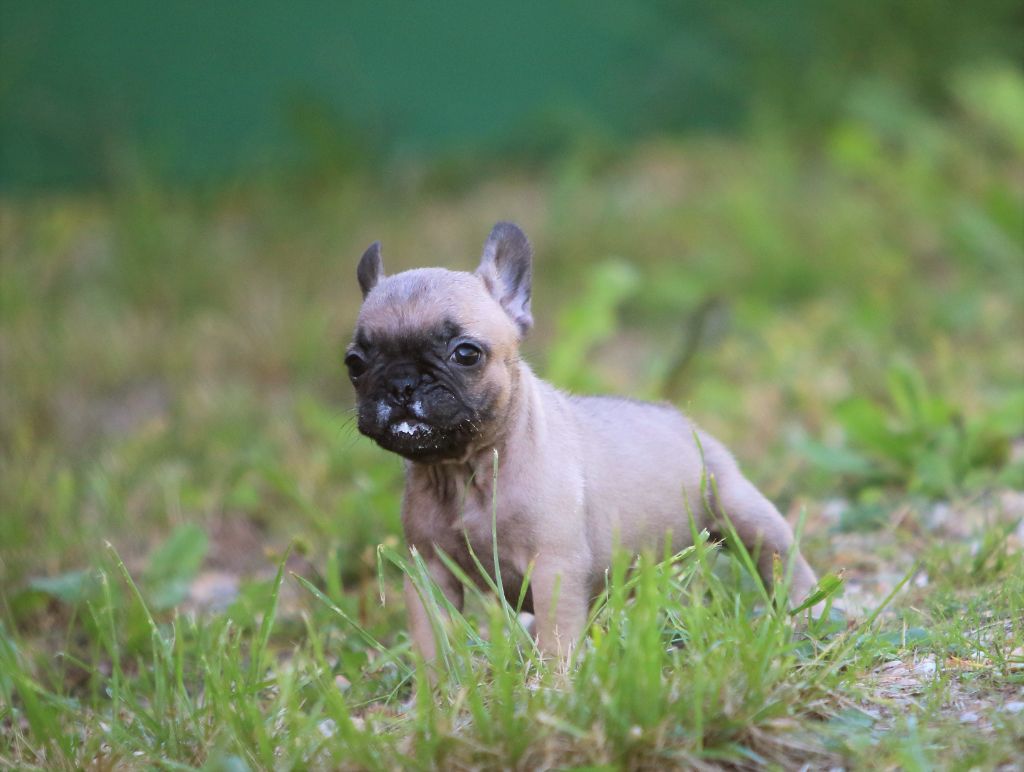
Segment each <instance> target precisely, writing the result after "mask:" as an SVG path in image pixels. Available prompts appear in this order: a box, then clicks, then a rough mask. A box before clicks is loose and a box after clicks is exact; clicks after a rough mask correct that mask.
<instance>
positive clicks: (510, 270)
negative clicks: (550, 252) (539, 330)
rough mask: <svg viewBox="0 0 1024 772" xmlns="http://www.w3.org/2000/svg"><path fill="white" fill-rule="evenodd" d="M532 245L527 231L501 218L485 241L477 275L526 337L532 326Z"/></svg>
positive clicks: (520, 333) (521, 335)
mask: <svg viewBox="0 0 1024 772" xmlns="http://www.w3.org/2000/svg"><path fill="white" fill-rule="evenodd" d="M532 261H533V249H532V248H531V247H530V242H529V241H528V240H527V238H526V234H525V233H523V232H522V231H521V230H519V227H518V226H517V225H513V224H512V223H510V222H500V223H498V224H497V225H495V226H494V228H493V229H492V230H491V235H490V236H488V237H487V243H486V244H484V254H483V257H482V258H481V259H480V267H479V268H477V269H476V275H477V276H479V277H480V278H481V279H483V281H484V284H486V285H487V289H488V290H489V291H490V293H491V295H493V296H494V299H495V300H497V301H498V302H499V303H501V307H502V308H504V309H505V313H507V314H508V315H509V317H510V318H511V319H512V321H513V322H515V323H516V326H517V327H518V328H519V336H520V337H523V336H524V335H526V333H527V332H528V331H529V330H530V328H531V327H533V315H532V314H531V313H530V285H531V280H532V273H533V269H532Z"/></svg>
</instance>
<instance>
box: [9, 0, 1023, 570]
mask: <svg viewBox="0 0 1024 772" xmlns="http://www.w3.org/2000/svg"><path fill="white" fill-rule="evenodd" d="M2 14H3V24H2V25H0V30H2V35H3V40H2V43H3V44H2V47H0V55H2V57H3V67H2V68H0V71H2V73H3V75H2V77H3V81H2V88H0V102H2V104H0V131H2V138H3V142H2V149H3V160H2V163H0V172H2V179H3V190H4V193H3V199H2V201H0V246H2V267H3V282H2V289H0V301H2V303H0V323H2V325H3V336H2V339H0V340H2V345H0V365H2V373H3V389H2V390H0V442H2V446H3V451H4V456H3V469H2V476H3V479H2V480H0V491H2V493H0V496H2V497H3V507H4V517H3V518H2V519H0V544H2V552H0V572H2V575H3V578H4V586H5V587H18V586H20V583H21V582H22V581H24V580H25V579H26V577H31V576H34V575H38V574H41V573H43V574H45V573H53V572H55V571H60V570H64V569H68V568H79V567H81V566H82V565H83V564H85V563H87V562H88V559H89V555H90V554H91V552H92V550H93V549H94V548H95V546H96V545H97V544H98V543H100V541H101V540H103V539H108V538H114V537H116V538H117V539H121V540H124V541H125V543H124V544H120V545H119V546H120V547H121V548H122V549H124V550H126V551H127V552H129V553H132V552H137V553H140V554H141V553H144V552H145V551H146V550H147V549H148V548H149V547H150V546H151V545H152V544H154V543H156V542H158V541H159V540H160V539H161V538H163V536H164V535H165V534H166V533H168V532H169V531H170V530H172V529H173V528H174V527H175V526H176V525H180V524H182V523H192V522H200V523H201V524H203V527H204V528H205V529H206V530H207V531H208V532H211V533H212V532H214V531H216V530H217V529H219V528H222V527H227V526H224V523H236V524H237V523H243V524H245V525H244V527H245V528H255V529H256V531H258V532H259V534H260V536H259V537H258V538H257V539H256V542H257V543H260V544H269V545H273V544H281V543H283V541H287V540H288V539H290V538H293V537H296V536H298V537H300V538H303V539H306V540H307V541H308V544H309V548H310V550H311V551H312V557H313V562H314V564H317V565H322V564H323V561H324V560H326V555H327V554H328V553H330V554H333V555H334V556H335V557H334V559H336V560H338V561H340V563H341V564H342V565H344V566H345V569H344V570H345V572H347V573H346V575H347V576H360V577H363V578H365V577H366V576H368V572H369V571H370V567H368V566H367V565H366V564H365V563H360V562H359V561H361V560H363V559H364V558H365V554H364V550H365V549H367V548H368V547H370V546H372V545H373V544H375V543H376V542H377V541H379V540H381V539H383V538H385V537H393V536H394V535H395V534H397V532H398V527H397V519H396V515H397V500H398V499H397V497H398V489H399V487H400V484H399V477H400V474H401V466H400V464H399V463H398V461H397V459H395V458H393V457H391V456H389V455H387V454H385V453H383V452H381V451H379V450H378V449H376V448H375V447H373V446H372V445H370V444H369V443H367V442H366V441H364V440H362V439H361V438H359V437H358V436H357V434H356V432H355V431H354V429H353V427H352V425H351V421H350V420H348V419H350V418H351V413H350V412H349V409H350V408H351V400H352V395H351V389H350V386H349V384H348V383H347V382H346V380H345V378H344V376H343V372H342V369H341V368H340V366H339V352H340V350H341V348H342V347H343V345H344V344H345V342H346V340H347V337H348V335H349V332H350V329H351V324H352V321H353V319H354V317H355V313H356V310H357V308H358V302H359V295H358V292H357V290H356V289H355V286H354V281H353V279H354V276H353V265H354V260H355V258H356V257H357V256H358V255H359V254H361V251H362V249H363V248H364V247H365V245H366V244H367V243H369V242H370V241H372V240H374V239H378V238H379V239H382V240H383V242H384V255H385V263H386V265H387V266H388V267H389V269H390V270H397V269H401V268H404V267H411V266H414V265H422V264H437V263H440V264H444V265H448V266H451V267H455V268H471V267H473V265H474V264H475V259H476V255H477V254H478V252H479V248H480V244H481V243H482V240H483V238H484V236H485V234H486V233H487V232H488V230H489V228H490V226H491V225H492V224H493V223H494V222H495V221H497V220H499V219H511V220H515V221H518V222H520V223H521V224H522V225H523V227H524V228H525V229H526V231H527V232H528V233H529V234H530V235H531V237H532V238H533V240H534V243H535V246H536V251H537V272H536V276H537V281H536V283H537V287H536V292H535V297H536V316H537V319H538V326H537V330H536V331H535V334H534V335H533V336H532V337H531V339H530V340H529V341H528V343H527V346H526V349H527V351H526V353H527V356H528V357H529V358H530V360H531V361H532V362H534V363H535V364H536V366H537V367H538V369H539V370H540V372H541V373H542V374H543V375H545V376H547V377H549V378H551V379H552V380H553V381H555V382H556V383H558V384H559V385H561V386H565V387H568V388H572V389H578V390H585V391H587V390H614V391H620V392H624V393H629V394H632V395H635V396H640V397H649V398H666V399H671V400H673V401H675V402H676V403H677V404H679V405H680V406H683V407H684V408H686V409H688V410H689V411H691V412H692V413H693V414H694V416H695V417H696V418H697V419H698V420H700V421H701V422H702V423H704V424H705V425H706V426H707V427H708V428H709V429H710V430H712V431H714V432H717V433H719V434H720V435H722V437H723V439H724V440H725V441H726V442H727V443H728V444H730V445H731V446H732V447H734V448H735V449H736V451H737V453H738V455H739V457H740V458H741V460H742V461H743V462H744V464H745V465H746V466H747V468H748V469H749V470H750V472H751V474H752V475H753V476H754V478H755V479H756V480H757V481H758V482H759V483H760V484H761V485H763V486H764V487H765V488H766V490H767V491H768V492H769V493H770V494H771V495H772V496H773V497H775V498H776V499H777V500H778V501H780V503H781V504H782V505H783V506H784V507H789V508H792V507H797V506H801V505H806V504H807V502H808V501H811V502H816V504H815V505H814V506H817V507H819V509H821V511H824V509H825V508H826V505H825V502H827V501H830V500H833V499H838V500H840V501H842V502H845V503H844V504H843V506H844V507H846V509H843V511H844V512H845V513H846V514H845V515H844V520H843V523H842V527H844V528H856V527H860V526H866V527H870V526H871V525H872V524H876V523H877V522H878V521H879V520H880V518H883V517H884V513H885V512H886V511H889V510H890V509H891V507H892V506H893V501H895V500H901V499H900V498H899V497H901V496H907V495H909V496H917V497H924V499H926V500H927V499H936V498H940V499H941V498H948V497H951V496H957V495H966V494H967V493H970V494H971V495H974V494H975V493H977V492H978V491H984V490H989V489H991V488H992V486H996V487H998V486H1000V485H1001V486H1004V487H1005V486H1007V485H1010V486H1011V487H1013V486H1017V487H1024V486H1022V485H1021V482H1020V478H1021V471H1020V470H1021V463H1020V461H1021V455H1022V450H1021V448H1020V442H1021V434H1022V433H1024V429H1022V424H1024V397H1022V391H1021V372H1022V368H1024V355H1022V350H1021V344H1020V337H1019V335H1017V334H1016V333H1019V332H1020V331H1021V329H1022V304H1021V296H1022V293H1024V275H1022V269H1021V266H1022V264H1024V261H1022V239H1024V235H1022V232H1024V228H1022V221H1021V211H1022V201H1024V193H1022V186H1024V182H1022V180H1024V166H1022V156H1024V80H1022V75H1021V68H1020V66H1019V55H1020V52H1021V44H1022V40H1024V36H1022V35H1021V34H1020V32H1021V23H1022V18H1021V11H1020V7H1019V5H1018V4H1015V3H1006V2H1002V0H991V1H990V2H985V3H981V4H972V5H971V6H970V7H969V8H968V7H967V6H962V5H961V4H957V3H953V2H945V1H943V0H928V1H926V2H877V3H871V4H867V5H865V4H862V3H850V2H836V3H816V2H805V1H804V0H791V1H790V2H784V3H773V4H770V5H769V4H764V5H761V4H753V5H752V4H749V3H711V2H689V3H681V4H679V3H657V2H651V3H642V4H612V3H601V4H597V5H595V4H592V3H582V2H567V3H559V4H555V5H549V4H541V3H526V4H520V5H516V6H514V7H512V6H507V5H505V4H499V3H468V2H459V3H452V4H445V5H443V6H427V5H423V4H409V3H397V2H384V3H369V2H355V3H346V4H332V3H322V4H311V5H303V6H302V7H301V9H298V8H292V7H288V8H286V7H285V6H280V5H278V4H272V3H247V4H233V3H217V4H210V3H192V2H188V3H176V4H166V3H165V4H157V3H123V2H113V1H111V2H96V3H89V4H80V3H59V2H43V3H33V4H23V3H11V2H6V1H5V2H4V3H3V5H2ZM894 497H895V498H894ZM830 511H831V510H830ZM813 521H814V517H813V516H812V522H813ZM822 522H823V525H822V528H826V526H827V527H831V526H829V525H828V523H825V522H824V521H822ZM128 524H130V525H131V527H130V528H126V526H127V525H128ZM228 530H229V532H230V528H229V529H228ZM243 530H244V529H243ZM812 530H813V529H812ZM824 541H825V539H824V538H823V542H824ZM332 551H333V552H332ZM360 556H362V557H360ZM254 560H255V561H256V562H257V563H259V562H260V561H262V560H263V558H262V557H261V555H260V554H257V555H256V556H255V557H254ZM264 562H265V561H264ZM812 562H813V561H812ZM236 568H238V570H239V571H241V569H242V568H246V569H251V568H252V566H251V565H249V564H245V565H244V566H238V567H236ZM243 573H244V572H243Z"/></svg>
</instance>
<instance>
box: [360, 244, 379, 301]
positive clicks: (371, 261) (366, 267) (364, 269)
mask: <svg viewBox="0 0 1024 772" xmlns="http://www.w3.org/2000/svg"><path fill="white" fill-rule="evenodd" d="M356 278H358V279H359V288H360V289H361V290H362V291H363V297H364V298H365V297H366V296H367V295H369V294H370V290H372V289H373V288H374V287H376V286H377V282H379V281H380V280H381V279H383V278H384V261H383V260H381V257H380V242H379V241H375V242H373V243H372V244H370V246H369V247H368V248H367V250H366V251H365V252H363V256H362V258H360V260H359V267H358V268H356Z"/></svg>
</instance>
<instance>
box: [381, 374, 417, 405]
mask: <svg viewBox="0 0 1024 772" xmlns="http://www.w3.org/2000/svg"><path fill="white" fill-rule="evenodd" d="M416 382H417V379H416V378H415V377H414V376H412V375H403V376H400V377H398V378H394V379H392V381H391V383H390V384H388V391H390V392H391V396H392V397H394V399H395V401H396V402H397V403H398V404H400V405H404V404H406V403H407V402H408V401H409V400H410V399H411V398H412V395H413V392H414V391H415V390H416Z"/></svg>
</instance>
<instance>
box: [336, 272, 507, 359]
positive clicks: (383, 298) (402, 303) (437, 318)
mask: <svg viewBox="0 0 1024 772" xmlns="http://www.w3.org/2000/svg"><path fill="white" fill-rule="evenodd" d="M510 331H513V332H514V329H513V325H512V323H511V320H509V319H508V317H507V316H506V315H505V312H504V311H503V310H502V309H501V306H500V305H498V303H497V302H496V301H495V300H494V299H493V298H492V297H491V296H490V294H489V293H488V292H487V289H486V288H485V287H484V284H483V282H482V281H481V280H480V279H479V277H477V276H475V275H473V274H471V273H464V272H461V271H448V270H445V269H443V268H419V269H415V270H412V271H405V272H403V273H398V274H395V275H394V276H389V277H387V278H385V279H383V280H382V281H381V282H380V283H379V284H378V285H377V286H376V287H374V288H373V291H372V292H371V293H370V294H369V295H368V296H367V298H366V300H365V301H364V302H363V307H362V308H361V309H360V311H359V319H358V321H357V322H356V339H357V340H356V342H357V343H360V344H362V345H366V344H367V343H370V342H382V341H387V340H401V339H409V338H419V339H422V338H424V337H427V338H430V339H433V340H437V341H443V340H450V339H451V338H454V337H458V336H460V335H470V336H481V335H482V336H485V337H488V338H489V339H490V340H493V341H494V342H501V341H502V340H503V339H504V338H506V337H508V335H509V334H510Z"/></svg>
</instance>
